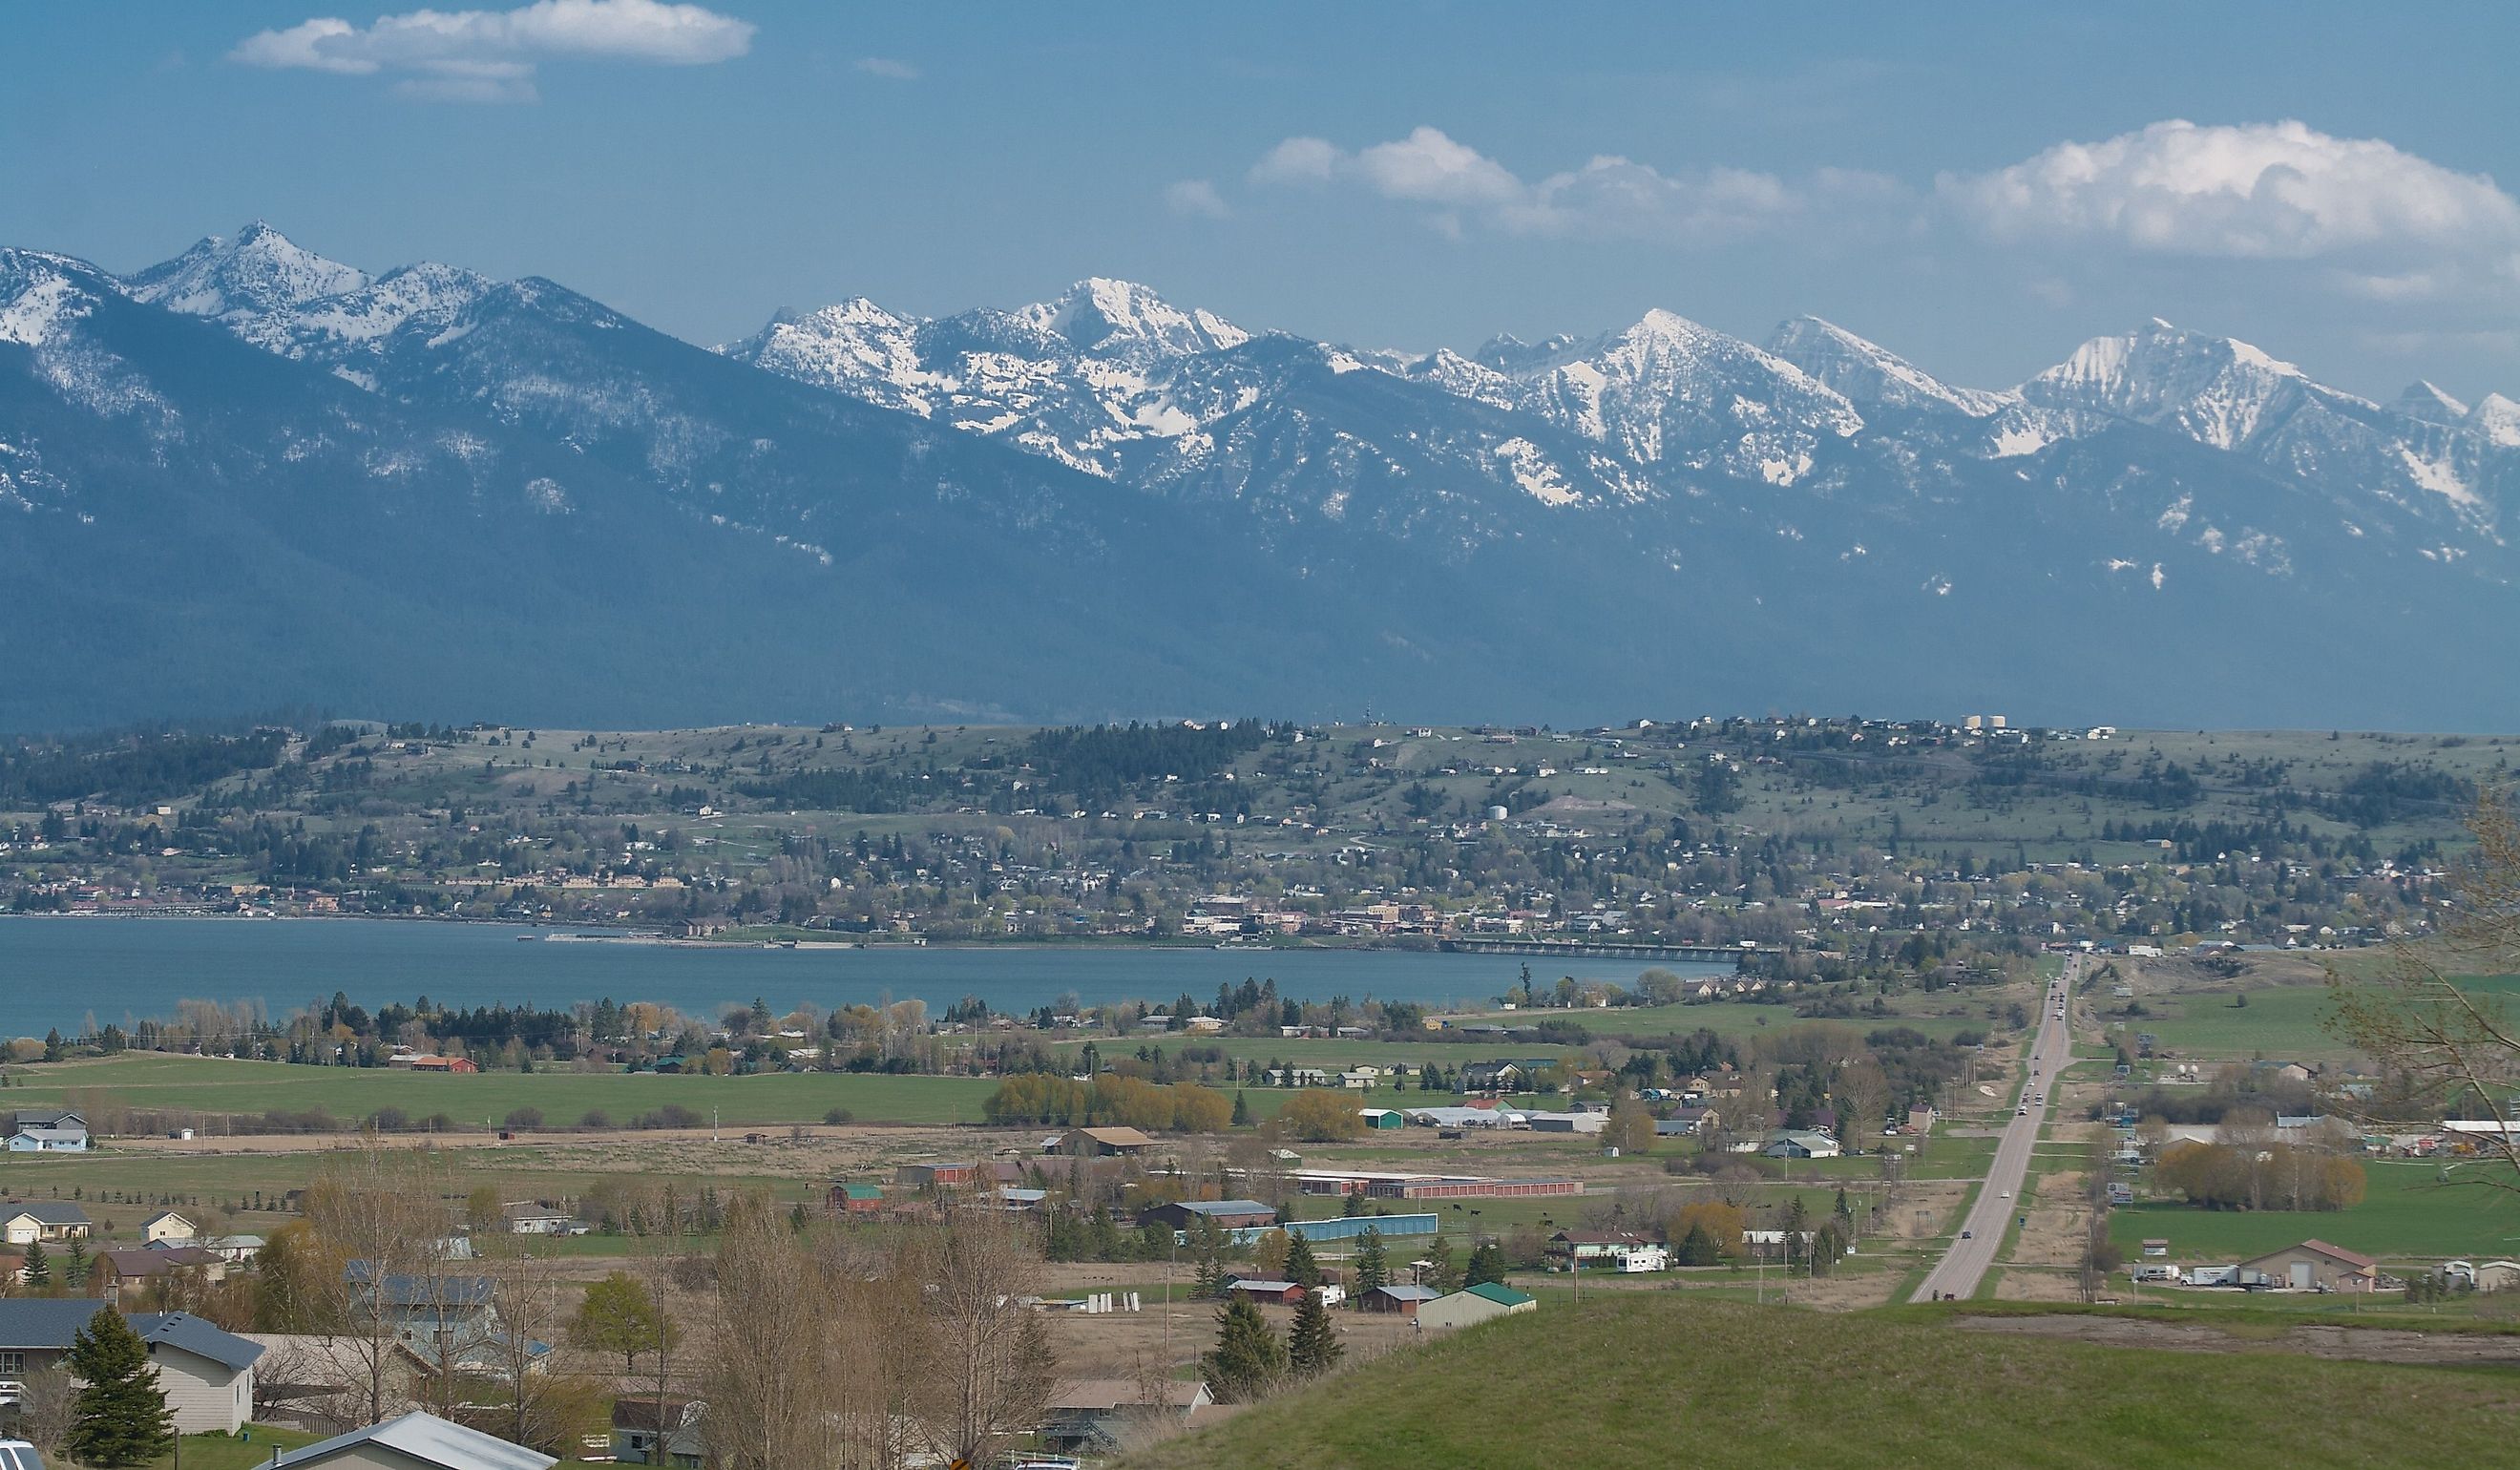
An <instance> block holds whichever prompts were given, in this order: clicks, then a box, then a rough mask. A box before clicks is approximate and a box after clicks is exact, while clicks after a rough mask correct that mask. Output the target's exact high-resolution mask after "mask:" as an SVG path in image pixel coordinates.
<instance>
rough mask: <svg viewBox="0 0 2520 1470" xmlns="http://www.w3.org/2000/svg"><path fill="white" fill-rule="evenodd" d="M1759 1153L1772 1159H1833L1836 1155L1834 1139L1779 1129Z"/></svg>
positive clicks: (1807, 1132) (1802, 1130)
mask: <svg viewBox="0 0 2520 1470" xmlns="http://www.w3.org/2000/svg"><path fill="white" fill-rule="evenodd" d="M1759 1151H1760V1152H1761V1153H1764V1154H1766V1155H1767V1156H1768V1157H1769V1158H1772V1159H1833V1158H1836V1157H1837V1155H1838V1147H1837V1140H1836V1139H1835V1138H1832V1137H1830V1136H1828V1135H1826V1134H1818V1133H1813V1132H1811V1131H1809V1130H1808V1129H1779V1130H1778V1131H1777V1132H1776V1133H1773V1134H1770V1135H1769V1136H1768V1141H1767V1144H1766V1145H1765V1146H1764V1147H1762V1148H1761V1149H1760V1150H1759Z"/></svg>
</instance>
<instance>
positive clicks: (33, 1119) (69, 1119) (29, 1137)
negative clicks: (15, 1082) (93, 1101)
mask: <svg viewBox="0 0 2520 1470" xmlns="http://www.w3.org/2000/svg"><path fill="white" fill-rule="evenodd" d="M9 1151H10V1152H11V1153H85V1152H87V1120H86V1119H85V1118H82V1117H80V1116H79V1115H78V1114H76V1113H61V1112H49V1111H46V1110H44V1109H41V1108H21V1109H19V1110H18V1121H17V1124H16V1126H15V1128H14V1129H13V1130H12V1131H11V1133H10V1135H9Z"/></svg>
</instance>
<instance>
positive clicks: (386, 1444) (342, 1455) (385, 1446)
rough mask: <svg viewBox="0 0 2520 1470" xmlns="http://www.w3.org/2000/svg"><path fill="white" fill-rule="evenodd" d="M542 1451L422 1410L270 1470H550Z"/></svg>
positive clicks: (280, 1460)
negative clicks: (513, 1443)
mask: <svg viewBox="0 0 2520 1470" xmlns="http://www.w3.org/2000/svg"><path fill="white" fill-rule="evenodd" d="M559 1463H560V1461H558V1460H556V1459H553V1458H552V1457H551V1456H550V1455H548V1454H545V1453H543V1452H542V1451H540V1450H538V1449H527V1448H525V1447H524V1446H522V1445H511V1444H509V1443H508V1442H507V1441H505V1440H503V1439H500V1438H498V1437H497V1436H495V1435H486V1434H483V1433H482V1432H481V1431H479V1430H477V1429H468V1428H466V1427H465V1426H463V1425H461V1424H456V1423H453V1422H450V1421H449V1420H445V1419H441V1418H439V1417H437V1416H436V1415H435V1414H430V1413H423V1412H421V1411H420V1410H418V1409H414V1410H413V1411H412V1412H410V1413H407V1414H404V1415H403V1416H402V1417H400V1418H398V1419H387V1420H385V1421H384V1422H383V1423H382V1424H371V1425H369V1426H368V1427H367V1428H365V1429H354V1430H351V1431H350V1432H349V1433H348V1434H344V1435H335V1436H334V1437H333V1438H331V1439H329V1440H323V1441H319V1442H318V1443H316V1444H313V1445H309V1446H307V1447H306V1448H303V1449H295V1450H292V1451H290V1452H289V1453H287V1454H284V1455H281V1456H279V1457H277V1458H275V1459H274V1460H272V1461H271V1470H318V1467H321V1470H551V1467H552V1466H554V1465H557V1464H559Z"/></svg>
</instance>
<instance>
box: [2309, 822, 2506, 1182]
mask: <svg viewBox="0 0 2520 1470" xmlns="http://www.w3.org/2000/svg"><path fill="white" fill-rule="evenodd" d="M2468 830H2469V831H2471V832H2473V833H2474V834H2475V836H2476V851H2475V852H2474V853H2472V854H2470V855H2469V856H2467V857H2466V858H2465V859H2463V860H2462V861H2461V862H2459V863H2458V864H2457V865H2456V867H2455V868H2454V869H2453V873H2452V877H2451V886H2452V889H2453V898H2452V900H2451V902H2450V905H2449V908H2448V911H2447V917H2446V920H2445V921H2444V922H2443V923H2442V924H2441V925H2440V928H2439V932H2438V933H2437V934H2436V935H2434V936H2433V937H2432V938H2431V939H2430V940H2429V941H2410V942H2404V943H2401V944H2399V945H2398V946H2396V948H2395V952H2394V953H2393V954H2392V956H2391V958H2390V962H2389V964H2388V967H2387V968H2386V969H2384V970H2383V971H2382V972H2381V973H2380V974H2379V975H2378V976H2376V977H2374V978H2372V979H2368V980H2353V979H2348V978H2347V977H2345V976H2344V975H2343V974H2341V973H2339V972H2338V971H2337V970H2336V969H2335V968H2334V967H2333V966H2330V967H2329V971H2328V993H2329V999H2330V1006H2329V1015H2328V1025H2329V1028H2330V1029H2331V1030H2332V1031H2334V1032H2335V1033H2336V1034H2337V1035H2339V1036H2342V1037H2344V1038H2345V1039H2346V1040H2348V1041H2350V1042H2352V1043H2353V1044H2354V1045H2355V1046H2357V1047H2362V1048H2363V1050H2365V1051H2367V1052H2369V1053H2371V1054H2372V1055H2373V1056H2374V1057H2376V1058H2378V1059H2379V1061H2380V1062H2381V1063H2382V1065H2384V1066H2386V1067H2387V1068H2389V1069H2390V1070H2391V1071H2392V1072H2393V1073H2396V1074H2397V1075H2398V1077H2399V1079H2400V1080H2401V1082H2402V1084H2404V1085H2405V1086H2406V1090H2407V1091H2411V1092H2412V1093H2414V1094H2415V1095H2416V1096H2418V1097H2422V1096H2425V1095H2427V1094H2428V1095H2429V1096H2430V1097H2432V1098H2434V1099H2437V1100H2438V1102H2439V1103H2440V1105H2441V1106H2442V1107H2444V1108H2445V1109H2449V1110H2451V1111H2453V1113H2459V1112H2465V1113H2474V1114H2476V1115H2479V1116H2481V1117H2483V1118H2486V1119H2492V1120H2497V1121H2499V1122H2500V1123H2501V1124H2502V1125H2503V1126H2502V1127H2501V1128H2500V1129H2499V1130H2494V1131H2489V1132H2485V1133H2480V1134H2477V1135H2475V1136H2473V1141H2474V1142H2475V1144H2476V1146H2477V1147H2478V1148H2479V1149H2481V1150H2483V1151H2486V1152H2487V1153H2489V1154H2491V1155H2493V1156H2495V1157H2496V1158H2497V1159H2498V1161H2499V1162H2500V1163H2501V1164H2503V1165H2504V1166H2506V1167H2505V1168H2502V1169H2498V1170H2495V1171H2493V1172H2491V1173H2490V1174H2488V1175H2485V1176H2482V1178H2484V1179H2485V1180H2486V1181H2488V1182H2490V1183H2492V1184H2494V1185H2495V1186H2497V1187H2499V1188H2504V1189H2510V1190H2514V1191H2520V1138H2515V1137H2514V1136H2512V1131H2511V1130H2512V1126H2513V1124H2514V1122H2515V1118H2514V1110H2513V1109H2512V1108H2511V1106H2510V1104H2509V1102H2508V1100H2507V1099H2509V1098H2510V1097H2511V1095H2512V1089H2513V1086H2514V1084H2515V1082H2520V1020H2515V1018H2514V1017H2513V1016H2512V1014H2511V1013H2510V1007H2509V1004H2508V1002H2506V1001H2505V1000H2504V999H2503V998H2502V997H2501V996H2500V995H2498V994H2497V993H2495V992H2492V991H2487V990H2482V989H2478V988H2475V987H2472V986H2461V985H2459V984H2458V983H2457V977H2459V976H2474V975H2496V974H2508V973H2511V972H2512V971H2514V970H2520V816H2515V814H2514V813H2513V811H2512V809H2511V806H2510V803H2509V800H2508V798H2507V797H2506V796H2505V795H2503V794H2502V793H2498V792H2493V791H2488V792H2486V793H2484V794H2483V795H2481V796H2480V797H2479V798H2478V801H2477V807H2476V811H2475V812H2474V814H2473V815H2471V816H2470V818H2469V820H2468Z"/></svg>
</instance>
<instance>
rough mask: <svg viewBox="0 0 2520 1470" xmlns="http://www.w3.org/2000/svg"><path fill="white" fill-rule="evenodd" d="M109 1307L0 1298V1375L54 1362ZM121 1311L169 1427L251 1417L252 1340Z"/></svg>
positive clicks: (177, 1317) (231, 1423)
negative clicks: (148, 1365) (141, 1346)
mask: <svg viewBox="0 0 2520 1470" xmlns="http://www.w3.org/2000/svg"><path fill="white" fill-rule="evenodd" d="M113 1310H114V1309H113V1308H112V1307H109V1306H106V1305H104V1304H103V1303H100V1302H97V1301H95V1300H93V1299H90V1298H81V1297H54V1298H11V1299H5V1300H0V1378H20V1379H22V1378H23V1377H24V1376H25V1375H27V1374H29V1373H40V1372H42V1371H43V1370H44V1369H46V1368H49V1367H51V1366H53V1365H54V1364H56V1363H58V1362H59V1361H60V1360H61V1359H62V1356H63V1355H64V1354H66V1353H67V1352H69V1350H70V1343H71V1341H72V1340H73V1339H74V1338H76V1337H77V1336H78V1334H79V1333H80V1331H81V1330H82V1329H84V1328H85V1327H86V1326H87V1324H88V1323H89V1322H91V1321H93V1320H95V1318H96V1316H97V1314H99V1313H100V1312H112V1311H113ZM122 1318H123V1320H124V1321H125V1322H127V1323H129V1324H130V1326H131V1330H132V1331H133V1332H136V1333H138V1334H139V1336H140V1340H141V1341H142V1342H143V1343H145V1344H147V1345H148V1348H149V1360H150V1361H151V1362H152V1363H154V1364H155V1365H156V1366H157V1369H158V1388H160V1389H161V1390H163V1391H164V1392H165V1395H166V1406H167V1407H168V1408H169V1409H172V1410H173V1411H174V1414H175V1427H176V1429H178V1430H179V1431H181V1432H183V1433H185V1434H234V1433H236V1432H237V1430H238V1429H240V1428H241V1427H243V1426H244V1425H245V1424H246V1423H247V1421H248V1420H250V1419H251V1418H252V1417H253V1364H254V1359H258V1358H260V1357H261V1356H262V1348H261V1346H260V1345H259V1344H256V1343H250V1342H248V1341H246V1340H245V1339H244V1338H242V1337H239V1336H237V1335H236V1334H234V1333H232V1332H222V1331H220V1330H219V1329H218V1328H216V1327H213V1326H211V1325H210V1324H209V1323H208V1322H206V1321H203V1319H202V1318H200V1317H197V1316H192V1315H189V1314H185V1313H181V1312H143V1313H124V1314H122Z"/></svg>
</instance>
